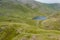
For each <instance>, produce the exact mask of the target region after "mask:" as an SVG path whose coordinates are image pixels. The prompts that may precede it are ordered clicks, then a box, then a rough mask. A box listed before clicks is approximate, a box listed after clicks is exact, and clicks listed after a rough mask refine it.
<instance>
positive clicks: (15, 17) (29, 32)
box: [0, 0, 60, 40]
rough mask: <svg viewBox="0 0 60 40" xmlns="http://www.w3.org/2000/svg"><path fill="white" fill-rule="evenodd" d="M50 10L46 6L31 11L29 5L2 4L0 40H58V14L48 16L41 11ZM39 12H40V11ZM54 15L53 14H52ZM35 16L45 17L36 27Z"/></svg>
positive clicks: (0, 10) (59, 35)
mask: <svg viewBox="0 0 60 40" xmlns="http://www.w3.org/2000/svg"><path fill="white" fill-rule="evenodd" d="M40 7H41V8H43V10H44V9H45V8H46V9H45V11H46V10H52V9H50V8H48V7H46V5H45V6H44V7H42V5H41V6H38V7H37V8H34V9H32V8H31V7H30V6H29V5H27V4H26V5H25V4H17V3H16V4H15V3H13V2H4V0H3V2H2V3H1V7H0V40H60V12H56V13H55V14H49V13H50V12H49V11H48V12H49V13H44V12H42V9H40ZM40 10H41V11H40ZM53 13H54V12H53ZM36 16H46V17H47V19H46V20H44V21H41V22H40V23H39V25H38V26H36V22H37V21H36V20H33V19H32V18H34V17H36Z"/></svg>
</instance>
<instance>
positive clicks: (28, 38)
mask: <svg viewBox="0 0 60 40" xmlns="http://www.w3.org/2000/svg"><path fill="white" fill-rule="evenodd" d="M59 37H60V31H56V30H44V29H40V28H38V27H34V26H30V25H28V24H25V23H12V22H11V23H9V22H0V40H34V39H35V40H57V39H58V40H60V38H59Z"/></svg>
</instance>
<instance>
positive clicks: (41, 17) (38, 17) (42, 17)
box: [33, 16, 47, 20]
mask: <svg viewBox="0 0 60 40" xmlns="http://www.w3.org/2000/svg"><path fill="white" fill-rule="evenodd" d="M46 19H47V18H46V16H36V17H34V18H33V20H46Z"/></svg>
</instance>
